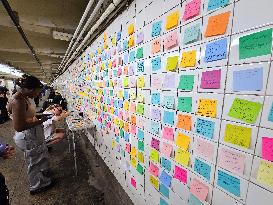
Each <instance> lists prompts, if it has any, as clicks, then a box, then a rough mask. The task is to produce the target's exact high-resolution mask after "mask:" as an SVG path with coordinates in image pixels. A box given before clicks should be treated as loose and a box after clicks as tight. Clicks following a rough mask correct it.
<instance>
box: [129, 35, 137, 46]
mask: <svg viewBox="0 0 273 205" xmlns="http://www.w3.org/2000/svg"><path fill="white" fill-rule="evenodd" d="M128 44H129V48H131V47H134V46H135V37H134V36H133V35H132V36H130V38H129V41H128Z"/></svg>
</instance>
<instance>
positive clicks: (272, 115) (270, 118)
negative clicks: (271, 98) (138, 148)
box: [267, 102, 273, 122]
mask: <svg viewBox="0 0 273 205" xmlns="http://www.w3.org/2000/svg"><path fill="white" fill-rule="evenodd" d="M267 120H268V121H270V122H273V102H272V105H271V108H270V110H269V114H268V117H267Z"/></svg>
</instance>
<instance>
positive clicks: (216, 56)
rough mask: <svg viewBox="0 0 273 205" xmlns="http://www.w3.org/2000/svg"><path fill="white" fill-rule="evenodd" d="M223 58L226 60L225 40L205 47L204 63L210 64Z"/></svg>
mask: <svg viewBox="0 0 273 205" xmlns="http://www.w3.org/2000/svg"><path fill="white" fill-rule="evenodd" d="M225 58H227V38H224V39H221V40H218V41H214V42H212V43H208V44H207V45H206V51H205V58H204V61H205V62H212V61H217V60H222V59H225Z"/></svg>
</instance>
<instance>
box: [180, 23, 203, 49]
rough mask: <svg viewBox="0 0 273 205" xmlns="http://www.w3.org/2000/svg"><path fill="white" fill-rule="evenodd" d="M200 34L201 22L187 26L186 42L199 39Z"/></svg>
mask: <svg viewBox="0 0 273 205" xmlns="http://www.w3.org/2000/svg"><path fill="white" fill-rule="evenodd" d="M199 36H200V24H199V23H198V24H196V25H193V26H191V27H188V28H186V30H185V33H184V40H183V42H184V44H185V45H186V44H189V43H194V42H196V41H197V40H198V38H199Z"/></svg>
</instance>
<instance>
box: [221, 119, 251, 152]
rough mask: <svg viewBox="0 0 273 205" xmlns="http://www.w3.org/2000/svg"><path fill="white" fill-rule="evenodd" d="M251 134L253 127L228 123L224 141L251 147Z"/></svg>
mask: <svg viewBox="0 0 273 205" xmlns="http://www.w3.org/2000/svg"><path fill="white" fill-rule="evenodd" d="M251 134H252V128H249V127H243V126H240V125H231V124H227V125H226V130H225V135H224V141H225V142H228V143H231V144H234V145H238V146H241V147H244V148H249V146H250V141H251Z"/></svg>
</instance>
